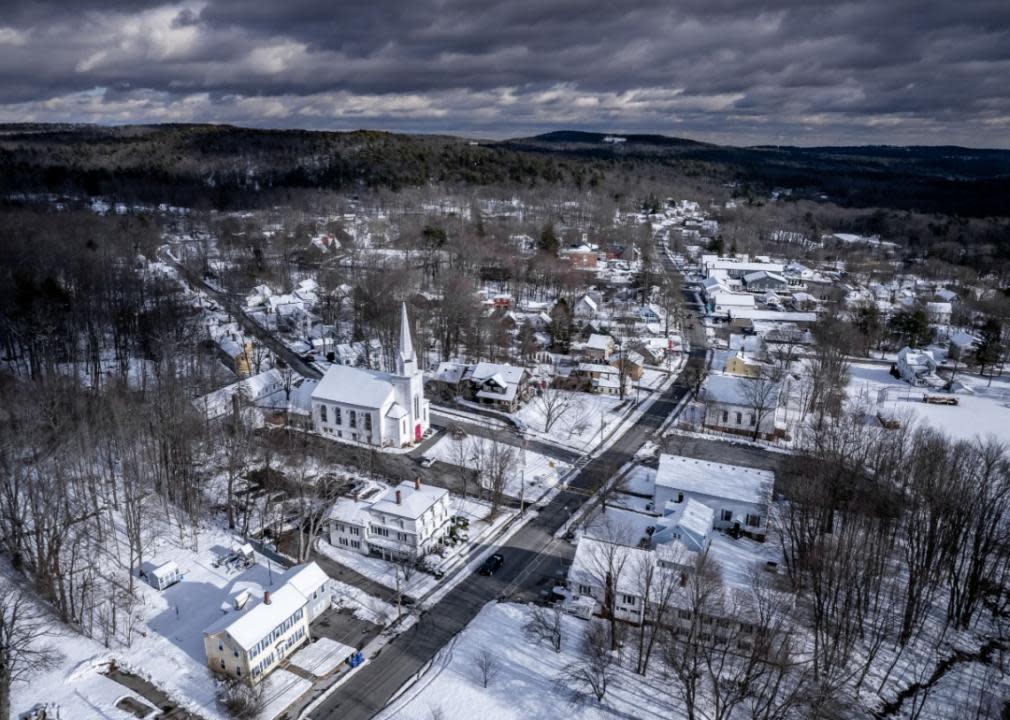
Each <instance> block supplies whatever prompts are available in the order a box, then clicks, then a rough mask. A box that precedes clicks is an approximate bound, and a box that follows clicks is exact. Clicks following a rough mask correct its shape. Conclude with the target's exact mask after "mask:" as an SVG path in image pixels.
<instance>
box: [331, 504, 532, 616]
mask: <svg viewBox="0 0 1010 720" xmlns="http://www.w3.org/2000/svg"><path fill="white" fill-rule="evenodd" d="M450 509H451V513H452V515H464V516H466V517H467V518H469V519H470V525H469V528H468V533H469V538H470V540H469V542H467V543H460V544H459V545H456V546H454V547H451V548H449V549H447V550H446V551H445V555H444V556H443V558H442V559H441V560H439V561H438V563H437V564H438V566H439V567H441V568H443V569H445V570H447V571H448V570H449V569H450V567H451V566H453V565H454V563H455V561H457V560H458V558H459V557H460V556H462V555H463V554H464V553H465V552H467V551H468V550H469V549H470V548H472V547H474V545H475V544H476V543H477V542H479V541H480V539H481V538H483V537H484V536H485V535H487V533H488V532H490V531H492V530H493V529H495V528H498V527H500V526H501V525H502V524H503V523H505V522H507V521H508V520H509V518H510V517H512V516H513V515H514V514H515V511H514V510H513V511H510V510H507V509H502V511H501V512H500V513H499V515H498V517H497V518H495V521H494V523H493V524H491V523H489V522H488V520H487V518H488V515H489V514H490V510H491V508H490V505H488V504H487V503H485V502H483V501H480V500H477V499H475V498H467V499H465V500H464V499H463V498H461V497H457V496H452V499H451V500H450ZM317 547H318V549H319V552H321V553H323V554H324V555H326V556H327V557H329V558H331V559H332V560H335V561H336V562H338V563H340V564H341V565H344V566H346V567H349V568H351V569H352V570H354V571H355V572H357V573H359V574H361V575H364V576H365V577H367V578H369V579H371V580H374V581H375V582H377V583H379V584H380V585H384V586H385V587H387V588H389V589H391V590H396V589H397V573H398V572H401V573H402V571H400V570H399V569H398V568H399V566H397V565H396V564H395V563H391V562H388V561H386V560H383V559H382V558H378V557H373V556H371V555H362V554H361V553H358V552H353V551H351V550H346V549H344V548H340V547H334V546H333V545H330V544H329V543H328V542H327V541H326V539H325V538H323V539H322V540H320V542H319V544H318V545H317ZM429 560H431V561H436V560H438V557H437V556H435V555H432V556H429ZM433 564H434V562H433ZM438 583H439V580H438V579H437V578H436V577H435V576H434V575H431V574H430V573H426V572H420V571H415V572H414V573H413V574H412V575H411V577H410V579H409V580H407V581H406V583H404V581H403V576H402V574H401V575H400V590H401V591H402V592H403V593H404V594H406V595H409V596H410V597H413V598H420V597H423V596H424V595H425V594H427V593H428V592H429V591H431V590H432V589H434V588H435V586H436V585H438ZM372 600H377V598H372ZM380 602H381V601H380ZM391 609H392V611H393V615H392V617H396V610H395V608H391ZM363 619H366V618H363ZM383 624H384V623H383Z"/></svg>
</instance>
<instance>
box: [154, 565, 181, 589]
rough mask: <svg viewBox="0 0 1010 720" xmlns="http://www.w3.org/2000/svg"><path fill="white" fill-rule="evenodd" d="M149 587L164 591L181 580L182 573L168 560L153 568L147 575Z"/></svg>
mask: <svg viewBox="0 0 1010 720" xmlns="http://www.w3.org/2000/svg"><path fill="white" fill-rule="evenodd" d="M147 578H148V582H149V583H151V587H153V588H155V589H157V590H164V589H166V588H168V587H171V586H172V585H175V584H176V583H177V582H179V581H180V580H182V571H181V570H180V569H179V566H178V565H176V564H175V561H174V560H169V561H168V562H166V563H162V564H161V565H159V566H158V567H156V568H154V570H152V571H151V572H149V573H148V574H147Z"/></svg>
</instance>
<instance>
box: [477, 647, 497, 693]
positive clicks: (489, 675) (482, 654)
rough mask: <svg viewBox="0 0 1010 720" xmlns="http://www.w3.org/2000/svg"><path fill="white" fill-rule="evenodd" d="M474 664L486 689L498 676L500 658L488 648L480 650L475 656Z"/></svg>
mask: <svg viewBox="0 0 1010 720" xmlns="http://www.w3.org/2000/svg"><path fill="white" fill-rule="evenodd" d="M473 664H474V667H475V668H477V677H478V678H479V679H480V682H481V686H482V687H485V688H486V687H487V686H488V685H489V684H490V683H491V681H492V680H494V679H495V677H497V675H498V671H499V665H498V658H497V657H495V655H494V653H492V652H491V651H490V650H488V649H487V648H480V649H478V650H477V651H476V652H475V653H474V654H473Z"/></svg>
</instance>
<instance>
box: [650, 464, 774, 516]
mask: <svg viewBox="0 0 1010 720" xmlns="http://www.w3.org/2000/svg"><path fill="white" fill-rule="evenodd" d="M774 483H775V474H774V473H772V472H770V471H769V470H758V469H757V468H749V467H742V466H740V465H726V464H724V463H715V462H708V461H707V460H697V459H695V458H689V457H684V456H682V455H666V454H662V455H660V456H659V468H658V470H656V485H657V487H658V486H662V487H667V488H671V489H674V490H680V491H683V492H685V493H693V494H695V495H707V496H709V497H715V498H720V499H723V500H733V501H737V502H744V503H750V504H754V505H761V504H768V503H770V502H771V499H772V488H773V486H774Z"/></svg>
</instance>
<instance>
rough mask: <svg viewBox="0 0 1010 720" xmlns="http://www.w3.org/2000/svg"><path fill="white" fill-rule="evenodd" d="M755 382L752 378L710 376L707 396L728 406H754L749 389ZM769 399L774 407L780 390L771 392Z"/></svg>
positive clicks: (707, 381)
mask: <svg viewBox="0 0 1010 720" xmlns="http://www.w3.org/2000/svg"><path fill="white" fill-rule="evenodd" d="M754 382H755V381H754V380H752V379H750V378H742V377H736V376H734V375H709V376H708V378H707V379H706V380H705V385H704V389H705V396H706V397H707V398H708V399H709V400H713V401H715V402H719V403H724V404H727V405H746V406H749V405H753V404H754V400H755V398H754V396H753V394H749V393H748V389H749V388H750V387H751V386H752V383H754ZM762 394H764V393H763V392H762ZM767 397H768V400H769V404H772V405H774V404H775V403H774V402H773V400H774V399H776V398H777V397H778V390H777V389H774V390H769V391H768V395H767ZM758 399H760V398H758Z"/></svg>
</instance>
